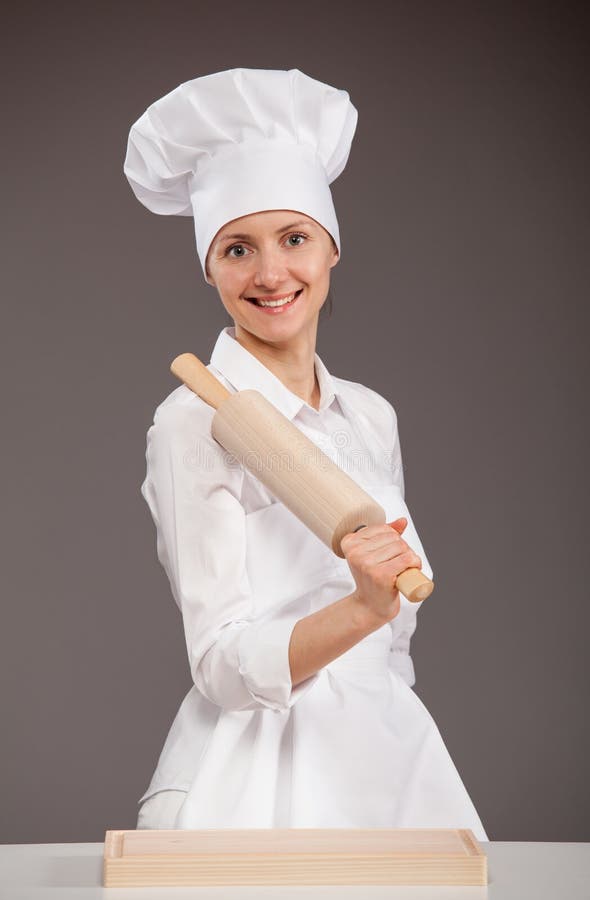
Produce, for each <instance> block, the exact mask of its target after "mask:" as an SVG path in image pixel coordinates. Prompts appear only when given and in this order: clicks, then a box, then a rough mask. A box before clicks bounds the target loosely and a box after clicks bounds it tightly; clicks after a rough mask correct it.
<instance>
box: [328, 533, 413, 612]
mask: <svg viewBox="0 0 590 900" xmlns="http://www.w3.org/2000/svg"><path fill="white" fill-rule="evenodd" d="M407 524H408V520H407V519H406V518H405V516H402V517H401V518H399V519H395V521H394V522H387V523H386V524H385V525H368V526H365V527H364V528H361V529H360V530H359V531H353V532H350V534H345V535H344V537H343V538H342V541H341V543H340V546H341V548H342V552H343V553H344V556H345V557H346V561H347V563H348V566H349V568H350V571H351V572H352V575H353V578H354V580H355V582H356V591H355V594H356V597H357V599H358V601H359V603H360V604H361V606H363V607H364V608H365V609H366V611H367V612H369V613H370V614H371V615H372V616H374V617H375V618H376V619H377V620H378V621H380V620H382V621H383V623H385V622H390V621H391V619H394V618H395V617H396V616H397V614H398V612H399V610H400V599H399V591H398V590H397V589H396V587H395V581H396V578H397V576H398V575H399V574H400V573H401V572H405V570H406V569H410V568H416V569H421V568H422V560H421V559H420V557H419V556H418V555H417V554H416V553H414V551H413V550H412V548H411V547H410V546H409V544H407V543H406V541H404V539H403V538H402V537H400V535H401V533H402V531H403V530H404V528H405V527H406V525H407Z"/></svg>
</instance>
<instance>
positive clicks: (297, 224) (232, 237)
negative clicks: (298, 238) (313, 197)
mask: <svg viewBox="0 0 590 900" xmlns="http://www.w3.org/2000/svg"><path fill="white" fill-rule="evenodd" d="M301 225H304V226H305V227H306V228H309V227H310V225H311V223H310V222H309V221H308V220H306V219H298V220H297V221H296V222H290V223H289V225H284V226H283V227H282V228H277V230H276V231H275V234H282V233H283V232H284V231H289V229H290V228H298V227H300V226H301ZM250 238H251V235H249V234H224V235H223V237H220V238H219V243H220V244H221V243H223V242H224V241H236V240H240V241H249V240H250Z"/></svg>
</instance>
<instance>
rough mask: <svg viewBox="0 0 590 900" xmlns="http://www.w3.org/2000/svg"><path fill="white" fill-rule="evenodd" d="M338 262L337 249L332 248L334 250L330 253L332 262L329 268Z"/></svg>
mask: <svg viewBox="0 0 590 900" xmlns="http://www.w3.org/2000/svg"><path fill="white" fill-rule="evenodd" d="M339 261H340V253H339V251H338V249H337V248H336V247H334V249H333V251H332V260H331V262H330V268H331V269H332V268H333V267H334V266H335V265H336V263H337V262H339Z"/></svg>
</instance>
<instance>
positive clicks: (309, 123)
mask: <svg viewBox="0 0 590 900" xmlns="http://www.w3.org/2000/svg"><path fill="white" fill-rule="evenodd" d="M357 119H358V113H357V111H356V109H355V107H354V106H353V105H352V103H351V102H350V99H349V96H348V93H347V92H346V91H342V90H338V89H337V88H334V87H330V85H328V84H323V83H322V82H321V81H316V79H314V78H310V77H309V76H308V75H305V74H304V73H303V72H300V71H299V69H290V70H289V71H282V70H278V71H277V70H271V69H229V70H227V71H224V72H216V73H214V74H212V75H203V76H202V77H200V78H195V79H193V80H192V81H186V82H184V83H183V84H180V85H179V86H178V87H177V88H175V89H174V90H173V91H170V92H169V93H168V94H165V95H164V96H163V97H161V98H160V99H159V100H156V101H155V102H154V103H152V104H151V106H148V108H147V109H146V111H145V112H144V113H143V115H142V116H140V118H139V119H138V120H137V121H136V122H135V123H134V124H133V125H132V126H131V130H130V132H129V139H128V143H127V155H126V157H125V163H124V166H123V169H124V172H125V175H126V176H127V178H128V180H129V183H130V185H131V188H132V190H133V192H134V194H135V196H136V197H137V199H138V200H140V202H141V203H143V204H144V206H147V208H148V209H150V210H151V211H152V212H155V213H160V214H161V215H177V216H194V222H195V234H196V240H197V252H198V255H199V258H200V260H201V266H202V268H203V273H205V261H206V258H207V252H208V250H209V247H210V246H211V243H212V241H213V239H214V237H215V235H216V234H217V232H218V231H219V229H220V228H221V227H222V226H223V225H225V224H226V223H227V222H231V221H232V220H233V219H237V218H239V217H240V216H245V215H248V214H249V213H253V212H259V211H261V210H267V209H292V210H296V211H298V212H302V213H304V214H305V215H308V216H310V218H312V219H315V220H316V221H317V222H319V224H320V225H322V226H323V227H324V228H325V229H326V231H328V233H329V234H331V235H332V237H333V238H334V241H335V243H336V246H337V247H338V250H339V251H340V233H339V229H338V222H337V220H336V212H335V210H334V204H333V202H332V194H331V192H330V188H329V184H330V183H331V182H332V181H334V179H335V178H337V177H338V175H340V173H341V172H342V170H343V169H344V166H345V165H346V162H347V160H348V156H349V153H350V145H351V143H352V138H353V136H354V132H355V129H356V123H357ZM205 277H206V274H205Z"/></svg>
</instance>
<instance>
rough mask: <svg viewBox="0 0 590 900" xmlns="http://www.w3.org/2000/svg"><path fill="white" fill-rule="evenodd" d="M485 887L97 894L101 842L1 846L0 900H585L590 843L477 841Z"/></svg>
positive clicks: (173, 890)
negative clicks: (485, 872)
mask: <svg viewBox="0 0 590 900" xmlns="http://www.w3.org/2000/svg"><path fill="white" fill-rule="evenodd" d="M480 844H481V846H482V849H483V850H484V852H485V853H486V855H487V857H488V880H489V883H488V886H487V887H448V886H446V887H422V886H408V887H404V886H401V885H400V886H397V885H395V886H394V885H385V886H382V885H367V886H363V885H361V886H358V885H328V886H326V885H307V886H305V887H300V886H297V885H289V886H279V885H268V886H267V885H265V886H261V885H249V886H247V887H233V886H231V887H226V886H218V887H217V886H216V887H176V888H171V887H161V888H103V887H101V882H102V857H103V849H104V848H103V844H102V843H98V844H94V843H92V844H90V843H84V844H1V845H0V900H58V898H59V900H98V898H102V900H148V898H149V900H171V898H175V900H176V898H178V900H181V898H187V897H191V898H193V900H205V898H206V900H309V898H313V900H336V898H337V900H353V898H354V900H377V898H379V900H385V898H386V897H387V898H402V897H405V898H408V900H443V898H444V900H488V898H489V900H528V898H531V900H533V898H534V900H589V898H590V843H543V842H539V843H525V842H508V841H489V842H486V841H480Z"/></svg>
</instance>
